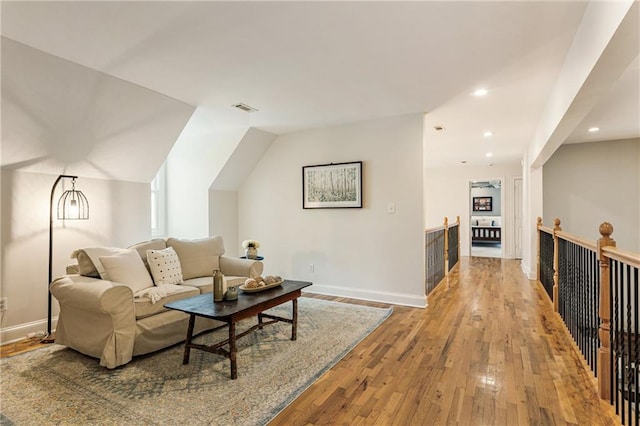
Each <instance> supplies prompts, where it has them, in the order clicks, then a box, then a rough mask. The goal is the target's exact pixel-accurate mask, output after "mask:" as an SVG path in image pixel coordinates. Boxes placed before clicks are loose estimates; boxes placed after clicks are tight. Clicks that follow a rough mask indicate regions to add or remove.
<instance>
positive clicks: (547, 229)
mask: <svg viewBox="0 0 640 426" xmlns="http://www.w3.org/2000/svg"><path fill="white" fill-rule="evenodd" d="M538 229H539V230H541V231H542V232H546V233H547V234H551V235H553V228H547V227H546V226H539V227H538Z"/></svg>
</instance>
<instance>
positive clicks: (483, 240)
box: [469, 179, 504, 257]
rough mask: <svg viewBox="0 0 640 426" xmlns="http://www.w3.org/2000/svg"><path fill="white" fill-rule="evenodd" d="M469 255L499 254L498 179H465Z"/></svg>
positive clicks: (500, 219)
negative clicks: (466, 180)
mask: <svg viewBox="0 0 640 426" xmlns="http://www.w3.org/2000/svg"><path fill="white" fill-rule="evenodd" d="M469 194H470V195H469V202H470V203H471V208H470V211H471V217H470V218H469V224H470V229H469V236H470V238H469V240H470V243H471V250H470V253H471V256H476V257H502V245H503V241H504V236H503V233H504V232H503V230H504V226H503V217H502V180H500V179H492V180H485V181H471V182H470V183H469Z"/></svg>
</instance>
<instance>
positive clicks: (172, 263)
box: [147, 247, 182, 285]
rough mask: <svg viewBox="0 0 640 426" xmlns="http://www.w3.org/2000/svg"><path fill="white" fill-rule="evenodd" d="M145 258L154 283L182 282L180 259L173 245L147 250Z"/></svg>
mask: <svg viewBox="0 0 640 426" xmlns="http://www.w3.org/2000/svg"><path fill="white" fill-rule="evenodd" d="M147 260H148V265H149V269H150V270H151V276H152V277H153V282H154V283H155V284H156V285H163V284H180V283H181V282H182V267H181V266H180V259H178V255H177V254H176V251H175V250H174V249H173V247H167V248H166V249H164V250H147Z"/></svg>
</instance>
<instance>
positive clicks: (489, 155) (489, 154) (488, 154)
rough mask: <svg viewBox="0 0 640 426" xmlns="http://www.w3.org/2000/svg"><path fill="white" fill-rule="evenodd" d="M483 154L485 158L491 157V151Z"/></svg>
mask: <svg viewBox="0 0 640 426" xmlns="http://www.w3.org/2000/svg"><path fill="white" fill-rule="evenodd" d="M484 156H485V157H487V158H489V157H493V153H492V152H487V153H486V154H485V155H484Z"/></svg>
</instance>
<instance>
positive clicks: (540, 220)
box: [536, 216, 542, 282]
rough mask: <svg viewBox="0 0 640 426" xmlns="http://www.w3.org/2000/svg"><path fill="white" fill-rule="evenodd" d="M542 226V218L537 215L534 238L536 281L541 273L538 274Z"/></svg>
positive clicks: (539, 278) (539, 279)
mask: <svg viewBox="0 0 640 426" xmlns="http://www.w3.org/2000/svg"><path fill="white" fill-rule="evenodd" d="M541 226H542V218H541V217H540V216H538V221H537V222H536V232H537V240H536V277H537V279H538V281H539V282H540V281H541V277H542V275H540V227H541Z"/></svg>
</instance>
